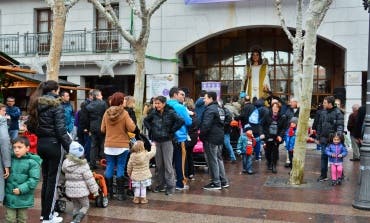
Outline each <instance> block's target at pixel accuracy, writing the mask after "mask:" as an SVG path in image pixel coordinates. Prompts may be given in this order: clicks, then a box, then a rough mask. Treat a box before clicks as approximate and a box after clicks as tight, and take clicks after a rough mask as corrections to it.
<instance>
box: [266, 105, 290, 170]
mask: <svg viewBox="0 0 370 223" xmlns="http://www.w3.org/2000/svg"><path fill="white" fill-rule="evenodd" d="M280 108H281V106H280V104H279V103H278V102H273V103H272V104H271V109H270V111H269V113H268V114H267V115H266V116H265V117H264V118H263V120H262V122H261V125H262V128H263V134H264V135H265V142H266V148H265V156H266V160H267V168H268V169H269V170H272V172H273V173H277V169H276V164H277V160H278V158H279V144H280V143H282V142H283V136H284V130H285V129H286V125H287V121H286V116H285V114H281V113H280Z"/></svg>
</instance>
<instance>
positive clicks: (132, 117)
mask: <svg viewBox="0 0 370 223" xmlns="http://www.w3.org/2000/svg"><path fill="white" fill-rule="evenodd" d="M125 110H126V111H127V112H128V115H129V116H130V118H131V119H132V121H134V123H135V125H136V128H135V131H133V133H134V134H135V136H137V135H139V134H140V129H139V128H138V127H137V120H136V115H135V111H134V109H133V108H129V107H125ZM136 139H137V140H139V138H136Z"/></svg>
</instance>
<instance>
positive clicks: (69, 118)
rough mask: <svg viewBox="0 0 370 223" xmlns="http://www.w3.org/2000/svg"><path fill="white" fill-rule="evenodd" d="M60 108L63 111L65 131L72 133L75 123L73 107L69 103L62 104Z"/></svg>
mask: <svg viewBox="0 0 370 223" xmlns="http://www.w3.org/2000/svg"><path fill="white" fill-rule="evenodd" d="M62 106H63V109H64V116H65V122H66V128H67V131H68V132H72V130H73V125H74V122H75V116H74V113H73V107H72V105H71V103H70V102H62Z"/></svg>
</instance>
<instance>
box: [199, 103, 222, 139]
mask: <svg viewBox="0 0 370 223" xmlns="http://www.w3.org/2000/svg"><path fill="white" fill-rule="evenodd" d="M199 130H200V133H199V138H200V140H202V141H203V142H204V141H207V142H208V143H211V144H213V145H222V144H223V143H224V123H223V122H222V121H221V119H220V113H219V111H218V103H217V101H214V102H212V103H210V104H208V105H207V107H206V109H205V110H204V113H203V118H202V121H201V123H200V128H199Z"/></svg>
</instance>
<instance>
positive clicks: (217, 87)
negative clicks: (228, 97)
mask: <svg viewBox="0 0 370 223" xmlns="http://www.w3.org/2000/svg"><path fill="white" fill-rule="evenodd" d="M202 90H205V91H214V92H216V94H217V100H218V99H220V96H221V82H202Z"/></svg>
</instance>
